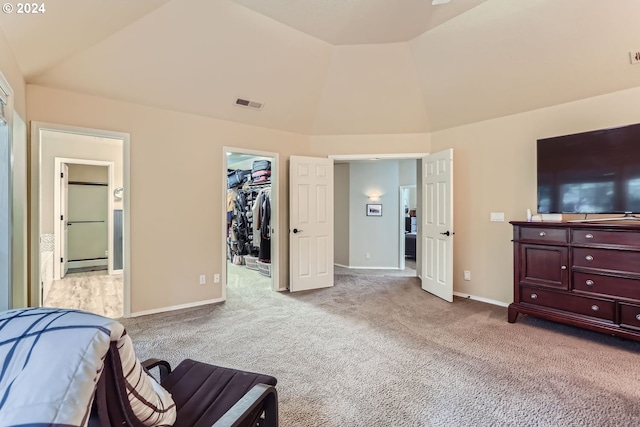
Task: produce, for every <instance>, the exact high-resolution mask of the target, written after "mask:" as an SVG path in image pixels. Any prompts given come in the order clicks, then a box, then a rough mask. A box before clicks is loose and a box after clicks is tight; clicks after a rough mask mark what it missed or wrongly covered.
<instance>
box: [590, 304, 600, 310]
mask: <svg viewBox="0 0 640 427" xmlns="http://www.w3.org/2000/svg"><path fill="white" fill-rule="evenodd" d="M591 310H593V311H598V310H600V307H598V306H597V305H592V306H591Z"/></svg>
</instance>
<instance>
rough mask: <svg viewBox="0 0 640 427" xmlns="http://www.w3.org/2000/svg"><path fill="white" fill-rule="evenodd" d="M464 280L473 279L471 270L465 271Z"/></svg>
mask: <svg viewBox="0 0 640 427" xmlns="http://www.w3.org/2000/svg"><path fill="white" fill-rule="evenodd" d="M464 280H466V281H469V280H471V272H470V271H469V270H465V271H464Z"/></svg>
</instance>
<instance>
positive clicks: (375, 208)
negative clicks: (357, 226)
mask: <svg viewBox="0 0 640 427" xmlns="http://www.w3.org/2000/svg"><path fill="white" fill-rule="evenodd" d="M367 216H382V205H379V204H378V205H371V204H367Z"/></svg>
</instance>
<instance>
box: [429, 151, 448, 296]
mask: <svg viewBox="0 0 640 427" xmlns="http://www.w3.org/2000/svg"><path fill="white" fill-rule="evenodd" d="M422 176H423V185H422V212H424V214H423V215H422V239H423V244H422V289H424V290H425V291H427V292H430V293H432V294H434V295H435V296H437V297H440V298H442V299H444V300H446V301H449V302H453V150H452V149H448V150H445V151H441V152H439V153H436V154H432V155H430V156H426V157H424V158H423V159H422Z"/></svg>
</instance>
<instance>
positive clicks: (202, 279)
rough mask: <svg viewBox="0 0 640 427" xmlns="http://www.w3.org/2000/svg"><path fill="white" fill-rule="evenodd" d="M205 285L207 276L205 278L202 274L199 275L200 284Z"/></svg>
mask: <svg viewBox="0 0 640 427" xmlns="http://www.w3.org/2000/svg"><path fill="white" fill-rule="evenodd" d="M206 283H207V276H205V275H204V274H201V275H200V284H201V285H204V284H206Z"/></svg>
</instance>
